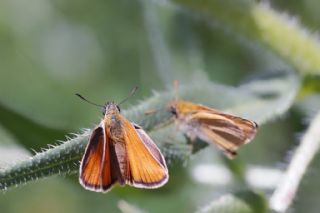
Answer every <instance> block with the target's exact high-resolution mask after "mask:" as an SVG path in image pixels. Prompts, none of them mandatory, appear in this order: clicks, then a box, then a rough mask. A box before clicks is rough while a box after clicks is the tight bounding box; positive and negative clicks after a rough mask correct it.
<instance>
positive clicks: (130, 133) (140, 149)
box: [123, 120, 168, 188]
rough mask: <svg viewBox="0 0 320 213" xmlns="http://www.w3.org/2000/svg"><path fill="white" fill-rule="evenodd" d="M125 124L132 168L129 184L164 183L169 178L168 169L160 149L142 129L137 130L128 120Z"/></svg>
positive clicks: (151, 185)
mask: <svg viewBox="0 0 320 213" xmlns="http://www.w3.org/2000/svg"><path fill="white" fill-rule="evenodd" d="M123 125H124V130H123V131H125V133H124V136H125V143H126V148H127V154H128V162H129V166H128V167H129V169H130V177H128V179H127V182H128V184H131V185H133V186H136V187H140V188H158V187H160V186H162V185H164V184H165V183H166V182H167V180H168V170H167V167H166V165H165V162H164V158H163V157H162V154H161V153H160V151H159V149H158V148H157V147H156V145H155V144H154V143H153V141H152V140H151V139H150V137H148V136H147V137H146V133H144V131H143V130H142V129H140V130H139V129H138V131H137V130H136V129H135V127H134V126H133V124H131V123H130V122H129V121H127V120H126V121H125V122H124V124H123ZM138 132H139V133H138ZM139 135H140V136H139Z"/></svg>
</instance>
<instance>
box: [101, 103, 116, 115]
mask: <svg viewBox="0 0 320 213" xmlns="http://www.w3.org/2000/svg"><path fill="white" fill-rule="evenodd" d="M118 113H120V107H119V106H118V105H117V104H116V103H114V102H113V101H111V102H109V101H108V102H107V103H106V104H105V105H104V106H103V107H102V114H103V115H106V114H118Z"/></svg>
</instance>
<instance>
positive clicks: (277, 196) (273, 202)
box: [270, 112, 320, 212]
mask: <svg viewBox="0 0 320 213" xmlns="http://www.w3.org/2000/svg"><path fill="white" fill-rule="evenodd" d="M319 147H320V112H319V113H318V114H317V116H316V118H315V119H314V120H313V121H312V123H311V125H310V127H309V129H308V130H307V132H306V133H305V135H304V136H303V138H302V141H301V143H300V145H299V147H298V148H297V150H296V151H295V153H294V155H293V157H292V160H291V162H290V164H289V167H288V169H287V171H286V172H285V174H284V176H283V179H282V181H281V182H280V184H279V186H278V187H277V188H276V190H275V191H274V193H273V195H272V196H271V198H270V208H271V209H273V210H275V211H278V212H285V211H286V210H287V209H288V207H289V206H290V204H291V203H292V201H293V199H294V197H295V194H296V192H297V189H298V187H299V184H300V182H301V179H302V177H303V175H304V174H305V172H306V170H307V168H308V166H309V164H310V163H311V161H312V159H313V158H314V156H315V155H316V153H317V152H318V150H319Z"/></svg>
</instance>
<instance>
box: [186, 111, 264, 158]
mask: <svg viewBox="0 0 320 213" xmlns="http://www.w3.org/2000/svg"><path fill="white" fill-rule="evenodd" d="M190 118H191V119H190V123H191V124H193V125H194V124H196V125H195V126H197V128H196V130H195V131H196V135H197V136H198V137H199V138H200V139H203V140H204V141H207V142H208V143H215V144H217V145H218V147H219V148H221V149H222V150H223V151H224V152H225V153H226V154H227V156H228V157H229V158H234V157H235V156H236V154H237V153H236V150H237V149H238V148H239V146H240V145H242V144H246V143H248V142H250V141H251V140H252V139H253V138H254V136H255V134H256V130H257V127H258V126H257V124H256V123H255V122H252V121H250V120H247V119H243V118H240V117H237V116H233V115H229V114H224V113H221V112H218V111H216V110H213V111H209V110H207V111H205V110H203V111H196V112H194V113H193V114H192V115H191V116H190Z"/></svg>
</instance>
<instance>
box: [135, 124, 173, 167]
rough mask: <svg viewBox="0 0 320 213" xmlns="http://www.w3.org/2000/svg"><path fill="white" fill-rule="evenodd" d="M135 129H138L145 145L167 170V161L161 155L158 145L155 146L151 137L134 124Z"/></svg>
mask: <svg viewBox="0 0 320 213" xmlns="http://www.w3.org/2000/svg"><path fill="white" fill-rule="evenodd" d="M133 125H134V128H135V129H136V131H137V133H138V135H139V137H140V139H141V140H142V142H143V143H144V145H145V146H146V147H147V148H148V149H149V151H150V152H151V154H152V156H153V157H155V158H156V160H157V161H158V162H159V163H160V164H161V165H162V166H163V167H164V168H166V169H167V165H166V161H165V159H164V157H163V155H162V154H161V152H160V150H159V148H158V147H157V145H155V144H154V142H153V141H152V139H151V138H150V137H149V135H148V134H147V133H146V132H145V131H144V130H143V129H142V128H141V127H140V126H138V125H136V124H133Z"/></svg>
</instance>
